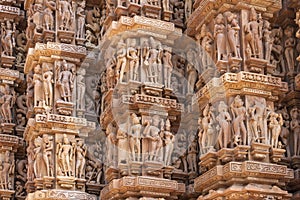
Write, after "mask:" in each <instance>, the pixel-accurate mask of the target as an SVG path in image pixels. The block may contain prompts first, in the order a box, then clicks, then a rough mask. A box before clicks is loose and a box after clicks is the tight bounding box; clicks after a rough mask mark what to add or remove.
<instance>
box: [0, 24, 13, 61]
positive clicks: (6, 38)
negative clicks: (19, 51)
mask: <svg viewBox="0 0 300 200" xmlns="http://www.w3.org/2000/svg"><path fill="white" fill-rule="evenodd" d="M1 27H2V30H1V35H2V38H1V42H2V48H3V51H2V54H3V55H6V56H13V47H14V46H15V36H14V34H15V26H14V27H12V24H11V22H10V21H9V20H7V21H6V28H5V24H4V23H2V24H1Z"/></svg>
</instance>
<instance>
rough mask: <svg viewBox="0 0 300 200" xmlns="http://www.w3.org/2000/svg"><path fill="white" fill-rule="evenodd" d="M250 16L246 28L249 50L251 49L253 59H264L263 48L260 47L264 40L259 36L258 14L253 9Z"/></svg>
mask: <svg viewBox="0 0 300 200" xmlns="http://www.w3.org/2000/svg"><path fill="white" fill-rule="evenodd" d="M249 15H250V17H249V22H248V24H246V25H245V27H244V31H245V39H246V43H247V45H249V46H248V47H247V48H250V50H251V56H252V57H255V58H262V57H263V56H262V49H261V48H260V47H261V46H262V45H260V43H261V42H262V41H261V39H262V38H261V37H260V34H259V23H258V19H257V13H256V10H255V9H254V8H253V7H252V8H251V11H250V14H249ZM246 51H247V50H246Z"/></svg>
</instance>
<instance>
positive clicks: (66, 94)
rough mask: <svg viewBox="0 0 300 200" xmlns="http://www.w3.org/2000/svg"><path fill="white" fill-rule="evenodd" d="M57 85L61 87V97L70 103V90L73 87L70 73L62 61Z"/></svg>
mask: <svg viewBox="0 0 300 200" xmlns="http://www.w3.org/2000/svg"><path fill="white" fill-rule="evenodd" d="M58 84H59V85H60V86H61V97H62V98H63V100H64V101H66V102H71V88H72V87H73V81H72V73H71V72H70V70H69V67H68V63H67V62H66V61H65V60H64V61H63V70H62V71H61V72H60V73H59V78H58Z"/></svg>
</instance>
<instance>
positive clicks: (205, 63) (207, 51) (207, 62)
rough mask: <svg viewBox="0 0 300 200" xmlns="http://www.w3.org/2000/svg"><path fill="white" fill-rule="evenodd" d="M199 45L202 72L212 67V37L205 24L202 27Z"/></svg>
mask: <svg viewBox="0 0 300 200" xmlns="http://www.w3.org/2000/svg"><path fill="white" fill-rule="evenodd" d="M199 37H200V38H199V39H200V44H201V46H202V51H201V57H202V59H201V61H202V67H203V71H204V70H206V69H208V68H209V67H212V65H213V61H212V53H213V36H212V34H211V33H210V32H209V31H208V29H207V27H206V25H205V24H203V25H202V27H201V31H200V35H199Z"/></svg>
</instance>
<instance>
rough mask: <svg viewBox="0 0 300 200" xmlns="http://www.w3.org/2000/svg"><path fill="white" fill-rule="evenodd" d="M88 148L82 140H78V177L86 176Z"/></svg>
mask: <svg viewBox="0 0 300 200" xmlns="http://www.w3.org/2000/svg"><path fill="white" fill-rule="evenodd" d="M86 153H87V148H86V146H85V145H84V143H83V141H82V140H78V142H77V147H76V174H75V176H76V177H77V178H84V167H85V163H86V161H85V156H86Z"/></svg>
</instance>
